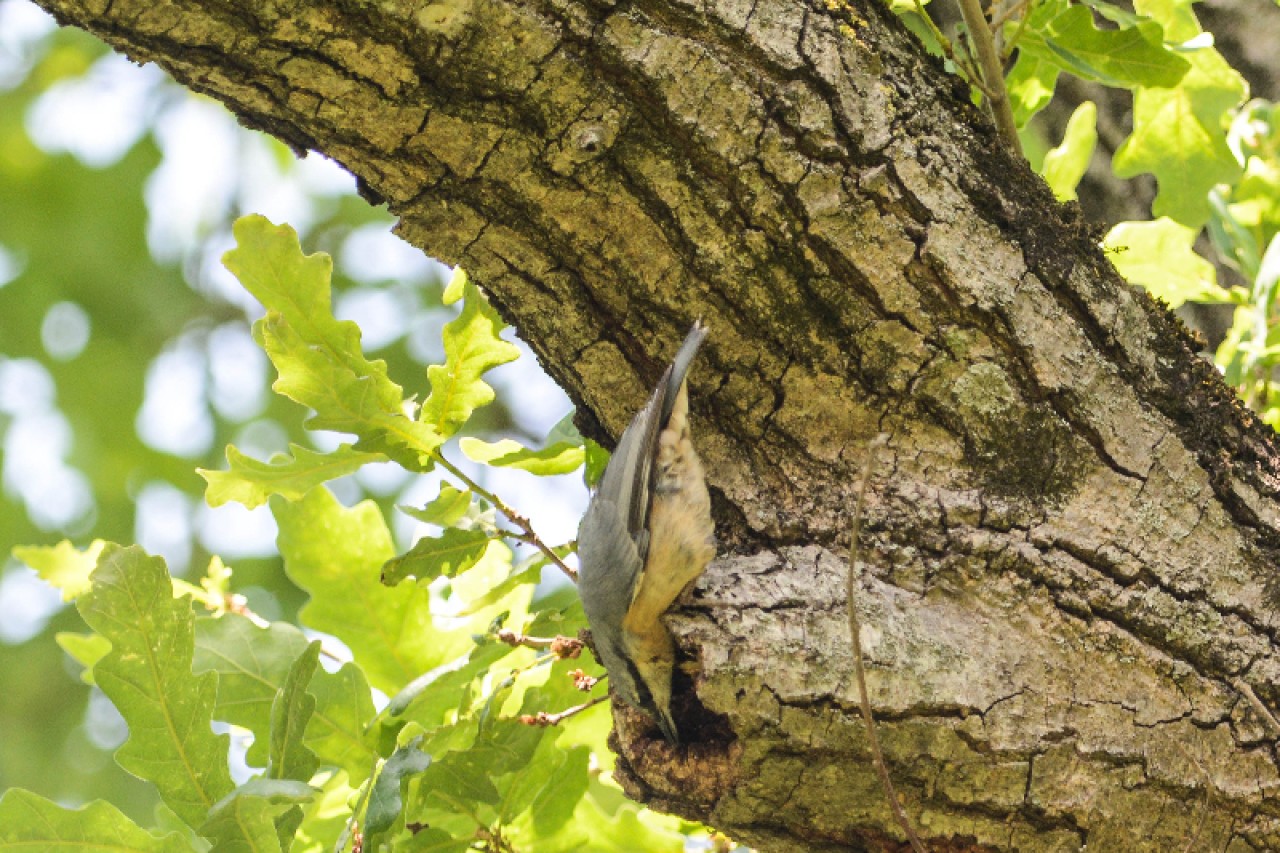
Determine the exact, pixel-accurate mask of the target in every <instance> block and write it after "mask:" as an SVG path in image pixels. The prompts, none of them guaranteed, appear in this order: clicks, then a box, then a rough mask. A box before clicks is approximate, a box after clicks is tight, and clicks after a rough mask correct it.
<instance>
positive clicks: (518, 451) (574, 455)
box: [458, 437, 584, 477]
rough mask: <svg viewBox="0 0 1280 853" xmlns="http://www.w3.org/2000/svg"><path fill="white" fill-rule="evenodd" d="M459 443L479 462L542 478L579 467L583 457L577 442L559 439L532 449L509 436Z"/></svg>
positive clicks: (580, 445) (464, 451)
mask: <svg viewBox="0 0 1280 853" xmlns="http://www.w3.org/2000/svg"><path fill="white" fill-rule="evenodd" d="M458 446H459V447H461V448H462V452H463V453H465V454H466V456H467V458H468V459H470V460H472V461H473V462H482V463H484V464H486V465H492V466H494V467H496V468H519V469H520V470H521V471H528V472H529V473H530V474H537V475H539V476H543V477H546V476H551V475H554V474H568V473H569V472H571V471H576V470H577V469H578V468H579V467H581V466H582V461H583V458H584V453H583V449H582V444H581V443H580V442H579V443H577V444H574V443H571V442H567V441H561V442H556V443H555V444H549V445H547V446H546V447H543V448H539V449H537V450H531V449H529V448H527V447H525V446H524V445H522V444H521V443H520V442H518V441H513V440H512V439H509V438H504V439H502V440H501V441H496V442H488V441H481V440H480V439H478V438H470V437H467V438H463V439H462V440H461V441H460V442H459V443H458Z"/></svg>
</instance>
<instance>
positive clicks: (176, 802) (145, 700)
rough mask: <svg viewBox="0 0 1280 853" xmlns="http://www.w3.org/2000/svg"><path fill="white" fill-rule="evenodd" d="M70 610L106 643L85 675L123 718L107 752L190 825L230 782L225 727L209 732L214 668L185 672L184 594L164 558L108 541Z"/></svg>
mask: <svg viewBox="0 0 1280 853" xmlns="http://www.w3.org/2000/svg"><path fill="white" fill-rule="evenodd" d="M77 606H78V607H79V610H80V615H81V616H82V617H84V621H85V622H86V623H88V625H89V627H91V628H93V629H94V630H95V631H97V632H98V633H99V634H101V635H102V636H103V637H105V638H106V639H107V640H108V641H110V643H111V651H110V652H108V653H107V654H106V656H104V657H103V658H102V659H101V660H99V661H98V662H97V664H96V665H95V666H94V668H93V677H94V681H95V682H96V683H97V685H98V687H99V688H100V689H101V690H102V692H103V693H105V694H106V696H107V698H108V699H110V700H111V702H112V704H114V705H115V706H116V709H117V710H119V711H120V714H121V716H123V717H124V719H125V722H127V723H128V724H129V739H128V740H127V741H126V742H125V744H124V745H123V746H121V747H120V749H119V750H117V752H116V761H118V762H119V763H120V766H122V767H124V768H125V769H126V770H128V771H129V772H130V773H132V774H134V775H135V776H138V777H139V778H142V779H146V780H147V781H149V782H151V783H152V784H154V785H155V786H156V789H157V790H158V791H159V792H160V796H161V798H162V799H163V800H164V802H165V804H166V805H168V806H169V807H170V808H171V809H173V810H174V811H175V812H176V813H177V814H178V815H179V816H180V817H181V818H182V819H183V820H184V821H186V822H187V824H189V825H190V826H191V827H193V828H195V827H198V826H200V824H201V823H203V822H204V819H205V815H206V814H207V813H208V811H209V809H210V808H211V807H212V806H213V804H214V803H215V802H217V801H218V800H219V799H221V798H222V797H223V796H225V795H226V794H227V793H228V792H229V791H230V790H231V789H232V787H233V786H232V784H231V776H230V774H229V772H228V770H227V747H228V739H227V737H226V735H215V734H214V733H213V731H212V729H211V728H210V726H211V724H212V722H213V709H214V700H215V696H216V694H217V690H218V686H217V685H218V679H217V676H215V675H213V674H212V673H205V674H203V675H198V676H197V675H193V674H192V671H191V663H192V653H193V650H194V638H193V622H194V617H193V616H192V613H191V603H190V601H189V600H188V599H186V598H180V599H175V598H174V597H173V585H172V584H171V583H170V582H169V573H168V572H167V571H166V570H165V566H164V561H163V560H161V559H159V558H158V557H151V556H148V555H147V554H146V553H145V552H144V551H143V550H142V549H141V548H138V547H131V548H120V547H118V546H114V545H108V546H107V547H106V548H104V549H103V552H102V556H101V557H100V558H99V560H98V566H97V568H96V569H94V572H93V588H92V589H91V590H90V592H89V593H88V594H87V595H84V596H82V597H81V598H80V599H79V600H78V601H77Z"/></svg>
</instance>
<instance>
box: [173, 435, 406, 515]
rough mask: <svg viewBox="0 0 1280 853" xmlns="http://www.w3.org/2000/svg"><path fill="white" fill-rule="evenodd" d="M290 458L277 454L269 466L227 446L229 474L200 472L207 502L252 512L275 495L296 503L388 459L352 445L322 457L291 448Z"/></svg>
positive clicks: (292, 445) (321, 454) (342, 446)
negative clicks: (317, 489) (318, 488)
mask: <svg viewBox="0 0 1280 853" xmlns="http://www.w3.org/2000/svg"><path fill="white" fill-rule="evenodd" d="M289 454H290V455H285V454H283V453H278V454H276V455H275V456H273V457H272V458H271V461H269V462H260V461H258V460H257V459H253V458H251V457H249V456H245V455H244V454H243V453H241V452H240V451H239V450H237V449H236V448H235V447H234V446H232V445H227V463H228V465H229V466H230V467H229V468H228V469H227V470H226V471H210V470H207V469H204V468H197V469H196V473H198V474H199V475H200V476H201V477H204V479H205V480H206V481H207V482H208V488H207V489H205V500H206V501H207V502H208V504H209V506H222V505H223V504H225V503H227V502H229V501H235V502H236V503H238V504H242V505H243V506H246V507H248V508H249V509H253V508H254V507H258V506H261V505H262V504H264V503H266V502H267V498H269V497H271V496H272V495H280V496H281V497H283V498H285V499H286V500H291V501H296V500H298V499H299V498H301V497H302V496H303V495H305V494H306V493H307V492H309V491H311V490H312V489H313V488H315V487H316V486H318V485H320V484H321V483H327V482H328V481H330V480H336V479H337V478H338V477H344V476H346V475H347V474H352V473H355V472H356V471H359V470H360V468H361V467H362V466H364V465H366V464H368V463H370V462H379V461H382V460H383V459H385V458H386V457H385V456H383V455H382V454H380V453H364V452H362V451H359V450H355V449H353V448H352V447H351V445H350V444H342V445H339V446H338V449H337V450H334V451H332V452H329V453H321V452H319V451H315V450H309V449H307V448H305V447H301V446H300V445H297V444H290V445H289Z"/></svg>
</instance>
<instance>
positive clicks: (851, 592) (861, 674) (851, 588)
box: [845, 434, 928, 853]
mask: <svg viewBox="0 0 1280 853" xmlns="http://www.w3.org/2000/svg"><path fill="white" fill-rule="evenodd" d="M886 440H887V437H886V436H885V435H883V434H881V435H879V436H877V437H876V438H875V439H873V440H872V441H871V443H870V444H869V445H868V446H867V460H866V462H864V463H863V466H862V482H861V483H860V484H859V485H858V499H857V503H856V504H855V505H854V508H853V520H852V522H851V523H850V526H849V575H848V577H847V579H846V582H845V600H846V604H847V605H848V608H849V641H850V644H851V645H852V646H853V672H854V676H855V678H856V679H857V682H858V699H859V702H860V704H861V705H862V718H863V720H865V721H866V724H867V745H868V746H870V747H871V757H872V759H873V763H874V764H875V767H876V775H878V776H879V777H880V785H881V787H883V788H884V793H885V796H886V797H888V798H889V805H890V807H891V808H892V809H893V816H894V818H896V819H897V821H898V825H899V826H901V827H902V831H903V832H905V833H906V834H907V840H908V841H910V842H911V849H912V850H914V851H915V853H928V848H926V847H925V846H924V842H922V841H921V840H920V836H918V835H916V831H915V829H914V828H912V826H911V821H909V820H907V815H906V812H904V811H903V810H902V803H900V802H899V801H898V792H897V791H895V790H894V788H893V780H892V779H890V778H889V766H888V765H887V764H886V763H885V760H884V752H883V751H882V750H881V749H880V738H879V736H878V735H877V734H876V720H875V715H873V714H872V713H871V698H870V696H869V695H868V693H867V673H866V669H865V668H864V667H863V663H862V629H861V627H860V626H859V625H858V608H857V583H856V580H857V571H858V569H857V566H858V547H859V546H858V537H859V535H861V533H862V505H863V503H864V502H865V500H866V496H867V482H868V481H869V480H870V479H871V468H872V466H873V465H874V464H875V459H876V454H877V452H878V451H879V449H880V448H881V447H883V446H884V444H885V441H886Z"/></svg>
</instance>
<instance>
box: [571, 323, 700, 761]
mask: <svg viewBox="0 0 1280 853" xmlns="http://www.w3.org/2000/svg"><path fill="white" fill-rule="evenodd" d="M706 337H707V329H706V327H705V326H703V325H702V323H701V322H700V321H699V322H696V323H694V325H693V327H692V328H691V329H690V330H689V333H688V335H686V336H685V339H684V343H683V344H682V345H681V347H680V350H679V352H677V353H676V357H675V360H674V361H672V363H671V365H670V366H669V367H667V370H666V372H665V373H663V375H662V379H661V380H660V381H659V382H658V386H657V388H655V389H654V391H653V393H652V395H650V397H649V400H648V402H647V403H645V405H644V408H642V409H641V410H640V411H639V412H637V413H636V416H635V417H634V418H633V419H632V420H631V423H630V424H629V425H628V426H627V428H626V430H625V431H624V432H623V433H622V437H621V438H620V439H618V446H617V448H616V449H615V450H614V452H613V455H612V457H610V460H609V463H608V465H607V466H606V468H605V471H604V474H603V475H602V476H601V478H600V482H599V485H598V487H597V488H596V491H595V494H594V495H592V497H591V502H590V504H589V505H588V507H587V511H586V514H585V515H584V516H583V518H582V522H581V524H580V525H579V527H578V561H579V575H578V591H579V594H580V596H581V598H582V607H583V610H584V612H585V613H586V617H587V622H588V623H589V625H590V627H591V633H592V637H593V641H594V647H595V651H596V657H597V659H598V660H599V661H600V663H601V664H602V665H603V666H604V668H605V670H606V671H607V672H608V673H609V682H610V684H611V685H612V689H613V692H614V694H615V695H616V696H617V697H618V698H620V699H622V700H623V701H624V702H626V703H627V704H628V705H631V706H632V707H635V708H639V709H640V710H642V711H645V712H647V713H648V714H649V715H650V716H651V717H653V718H654V721H655V722H656V723H657V725H658V728H659V729H660V730H661V732H662V735H663V736H664V737H665V738H666V740H667V741H668V742H669V743H670V744H672V745H673V746H674V745H677V744H679V742H680V735H679V730H678V729H677V727H676V723H675V720H674V719H673V717H672V716H671V675H672V670H673V668H674V665H675V643H674V641H673V640H672V637H671V633H670V632H669V631H668V630H667V627H666V626H665V625H664V624H663V622H662V615H663V614H664V613H665V612H666V611H667V609H668V608H670V607H671V605H672V603H673V602H674V601H675V600H676V598H677V597H679V595H680V594H681V593H682V592H683V591H684V590H685V589H686V588H687V587H688V586H690V585H691V584H692V583H693V582H694V581H696V580H697V579H698V576H699V575H701V574H702V571H703V569H705V568H706V566H707V564H708V563H709V562H711V560H712V558H713V557H715V553H716V544H715V525H714V523H713V522H712V519H711V498H710V496H709V494H708V493H707V483H706V475H705V473H704V471H703V467H702V462H701V460H700V459H699V458H698V454H697V453H696V452H695V451H694V448H693V441H692V439H691V436H690V428H689V389H688V385H687V383H686V377H687V375H688V373H689V368H690V366H691V365H692V363H693V359H694V356H696V355H697V354H698V349H699V347H701V346H702V343H703V341H704V340H705V339H706Z"/></svg>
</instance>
